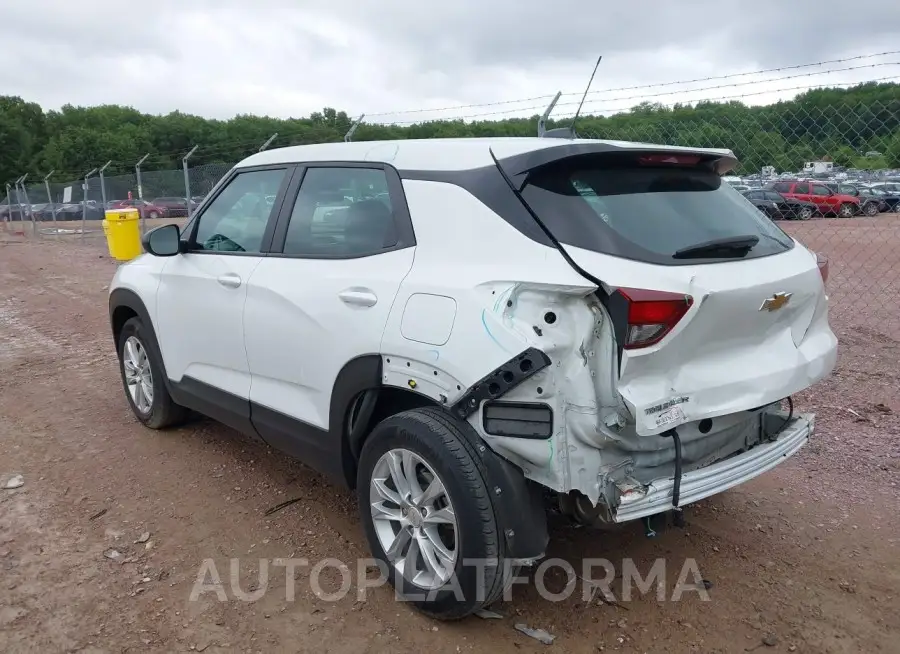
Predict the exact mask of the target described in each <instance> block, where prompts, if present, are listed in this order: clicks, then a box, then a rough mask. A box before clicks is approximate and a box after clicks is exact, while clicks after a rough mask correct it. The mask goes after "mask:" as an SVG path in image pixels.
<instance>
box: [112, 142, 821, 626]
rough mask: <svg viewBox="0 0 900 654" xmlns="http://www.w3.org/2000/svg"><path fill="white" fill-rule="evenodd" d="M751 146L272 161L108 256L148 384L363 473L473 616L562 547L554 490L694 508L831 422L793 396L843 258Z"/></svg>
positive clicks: (367, 523) (252, 160)
mask: <svg viewBox="0 0 900 654" xmlns="http://www.w3.org/2000/svg"><path fill="white" fill-rule="evenodd" d="M735 164H736V161H735V159H734V155H733V154H732V153H731V152H730V151H728V150H709V149H689V148H675V147H666V146H655V145H647V144H639V143H622V142H609V141H591V140H562V139H555V138H543V139H529V138H508V139H459V140H457V139H447V140H418V141H417V140H409V141H396V142H361V143H335V144H321V145H309V146H300V147H291V148H284V149H278V150H271V151H266V152H262V153H259V154H255V155H253V156H251V157H249V158H248V159H246V160H244V161H243V162H241V163H240V164H238V165H237V166H236V167H235V168H234V169H233V170H232V171H231V172H230V173H229V174H228V175H226V176H225V177H224V178H223V179H222V181H221V182H220V183H219V184H218V186H217V187H216V188H215V189H214V190H213V191H212V192H211V193H210V194H209V196H208V197H207V199H206V200H205V202H204V203H203V205H202V206H201V207H200V208H199V210H198V211H197V213H196V215H195V216H194V217H193V218H192V219H191V221H190V222H189V223H188V224H187V225H186V226H185V227H184V229H182V230H180V229H179V228H178V227H177V226H175V225H167V226H164V227H160V228H157V229H155V230H153V231H152V232H150V233H149V234H147V235H146V236H145V238H144V247H145V249H146V251H147V253H148V254H144V255H142V256H141V257H139V258H138V259H136V260H134V261H132V262H130V263H128V264H126V265H123V266H121V267H120V268H119V270H118V272H117V273H116V276H115V280H114V282H113V283H112V285H111V287H110V289H111V292H110V298H109V303H110V304H109V309H110V317H111V323H112V329H113V335H114V337H115V343H116V348H117V350H118V353H119V357H120V360H121V373H122V380H123V383H124V386H125V390H126V396H127V398H128V402H129V403H130V405H131V407H132V409H133V410H134V413H135V415H136V416H137V417H138V419H139V420H141V421H142V422H143V423H144V424H146V425H147V426H148V427H151V428H157V429H158V428H163V427H167V426H170V425H173V424H175V423H177V422H178V421H180V420H182V419H183V418H184V417H185V416H186V414H187V410H188V409H192V410H195V411H197V412H200V413H203V414H206V415H208V416H211V417H213V418H215V419H217V420H219V421H221V422H223V423H225V424H226V425H230V426H231V427H234V428H236V429H238V430H241V431H242V432H244V433H246V434H247V435H249V436H250V437H253V438H257V439H260V440H262V441H264V442H265V443H268V444H269V445H271V446H273V447H275V448H278V449H280V450H283V451H284V452H287V453H289V454H291V455H294V456H296V457H298V458H300V459H301V460H302V461H304V462H306V463H307V464H309V465H310V466H312V467H314V468H316V469H317V470H320V471H321V472H323V473H326V474H328V475H329V476H330V477H332V478H333V479H335V480H337V481H339V482H341V483H343V484H346V485H348V486H350V487H353V488H355V489H356V491H357V493H358V496H359V504H360V511H361V515H362V523H363V526H364V528H365V531H366V535H367V537H368V540H369V542H370V544H371V547H372V551H373V553H374V555H375V556H376V557H378V558H379V559H381V560H382V561H383V562H385V564H386V569H387V570H388V571H389V574H390V579H391V582H392V583H393V584H394V586H395V588H396V589H397V590H398V591H399V593H400V594H402V595H403V596H404V597H406V598H407V599H410V600H411V601H413V602H414V603H415V604H416V605H417V606H418V607H419V608H420V609H421V610H423V611H425V612H427V613H429V614H430V615H433V616H436V617H441V618H457V617H461V616H464V615H467V614H469V613H471V612H473V611H475V610H477V609H478V608H480V607H481V606H484V605H487V604H490V603H491V602H492V601H494V600H495V599H497V598H498V596H499V595H500V594H501V592H502V591H503V589H504V587H506V586H507V584H508V583H509V580H510V575H511V574H513V573H514V571H515V570H516V568H517V566H519V565H522V564H527V563H529V562H533V561H535V560H536V559H538V558H540V557H541V556H543V555H544V553H545V548H546V545H547V541H548V532H547V523H546V516H545V505H546V504H545V501H546V499H547V496H548V495H550V496H552V495H555V496H556V499H557V500H558V501H559V504H560V505H561V506H562V507H563V509H564V510H566V511H568V512H569V513H570V514H571V515H572V516H573V517H574V518H576V519H578V520H581V521H585V522H589V523H604V522H606V523H616V522H623V521H627V520H634V519H636V518H643V517H648V516H652V515H655V514H658V513H663V512H667V511H669V510H670V509H672V508H673V507H674V508H675V509H676V511H677V510H679V509H680V507H681V506H683V505H685V504H688V503H690V502H695V501H697V500H699V499H701V498H704V497H707V496H710V495H712V494H714V493H718V492H721V491H723V490H725V489H727V488H730V487H732V486H735V485H736V484H740V483H742V482H745V481H747V480H749V479H752V478H753V477H755V476H757V475H760V474H762V473H763V472H765V471H766V470H769V469H770V468H772V467H773V466H775V465H777V464H779V463H781V462H782V461H784V460H785V459H786V458H787V457H789V456H791V455H792V454H794V453H795V452H796V451H797V450H798V449H799V448H800V447H802V446H803V445H804V444H805V443H806V441H807V439H808V438H809V436H810V434H811V433H812V431H813V417H812V416H811V415H794V412H793V410H792V409H791V410H789V411H787V410H782V409H781V403H782V401H783V400H785V399H787V398H789V397H790V396H791V395H792V394H793V393H796V392H798V391H801V390H803V389H805V388H808V387H809V386H810V385H812V384H814V383H816V382H818V381H819V380H821V379H822V378H824V377H825V376H827V375H828V374H829V372H830V371H831V369H832V368H833V366H834V363H835V358H836V352H837V342H836V339H835V336H834V334H833V333H832V331H831V329H830V328H829V325H828V319H827V307H828V300H827V297H826V294H825V285H824V280H825V277H826V276H827V265H826V262H825V261H824V260H823V259H821V258H819V257H817V255H816V254H814V253H812V252H810V251H809V250H807V249H806V248H805V247H803V246H802V245H801V244H800V243H798V242H797V241H795V240H793V239H792V238H791V237H789V236H787V235H786V234H785V233H784V232H783V231H782V230H781V229H779V228H778V227H777V226H776V225H775V224H774V223H772V222H771V221H770V220H769V219H768V218H766V217H765V216H764V215H762V214H761V213H760V212H759V211H758V210H757V209H756V208H755V207H753V205H752V204H750V203H749V202H748V201H747V200H745V199H744V198H743V197H742V196H741V195H740V194H739V193H737V192H736V191H734V190H733V189H731V188H730V187H729V185H728V184H724V183H722V180H721V175H722V174H724V173H726V172H727V171H729V170H730V169H731V168H732V167H734V165H735ZM676 515H677V513H676ZM478 561H480V562H481V563H480V564H477V563H476V564H474V565H473V564H472V563H471V562H478ZM485 562H488V563H487V564H485Z"/></svg>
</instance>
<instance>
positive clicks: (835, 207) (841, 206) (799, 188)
mask: <svg viewBox="0 0 900 654" xmlns="http://www.w3.org/2000/svg"><path fill="white" fill-rule="evenodd" d="M771 189H772V190H773V191H778V192H779V193H781V194H782V195H783V196H784V197H786V198H791V199H792V200H800V201H802V202H812V203H813V204H814V205H816V206H817V207H818V209H819V213H821V214H822V215H823V216H839V217H841V218H851V217H852V216H855V215H856V214H858V213H859V212H860V203H859V198H858V197H854V196H852V195H846V194H844V193H836V192H834V191H832V190H831V189H830V188H828V187H827V186H825V185H824V184H822V183H820V182H815V181H813V182H806V181H784V182H775V183H774V184H772V186H771Z"/></svg>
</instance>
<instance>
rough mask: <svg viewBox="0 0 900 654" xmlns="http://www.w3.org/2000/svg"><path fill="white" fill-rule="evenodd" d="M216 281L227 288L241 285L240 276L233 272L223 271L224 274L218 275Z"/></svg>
mask: <svg viewBox="0 0 900 654" xmlns="http://www.w3.org/2000/svg"><path fill="white" fill-rule="evenodd" d="M216 281H218V282H219V283H220V284H221V285H222V286H225V287H227V288H238V287H239V286H240V285H241V277H240V275H236V274H235V273H225V274H224V275H219V277H218V278H217V279H216Z"/></svg>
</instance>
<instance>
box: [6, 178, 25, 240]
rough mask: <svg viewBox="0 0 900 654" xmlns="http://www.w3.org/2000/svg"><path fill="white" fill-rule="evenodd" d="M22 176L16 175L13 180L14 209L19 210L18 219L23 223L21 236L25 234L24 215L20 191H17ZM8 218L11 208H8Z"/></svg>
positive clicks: (10, 214)
mask: <svg viewBox="0 0 900 654" xmlns="http://www.w3.org/2000/svg"><path fill="white" fill-rule="evenodd" d="M23 177H24V175H23ZM23 177H17V178H16V180H15V181H14V182H13V189H15V191H16V209H17V210H18V211H19V220H20V221H21V222H22V223H23V225H22V236H24V235H25V225H24V222H25V216H24V215H23V214H22V193H21V192H20V191H19V182H21V181H22V179H23ZM9 219H10V220H12V209H10V210H9Z"/></svg>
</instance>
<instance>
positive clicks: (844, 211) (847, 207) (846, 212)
mask: <svg viewBox="0 0 900 654" xmlns="http://www.w3.org/2000/svg"><path fill="white" fill-rule="evenodd" d="M855 214H856V207H854V206H853V205H852V204H850V203H849V202H845V203H844V204H842V205H841V208H840V209H838V212H837V215H838V217H839V218H852V217H853V216H854V215H855Z"/></svg>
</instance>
